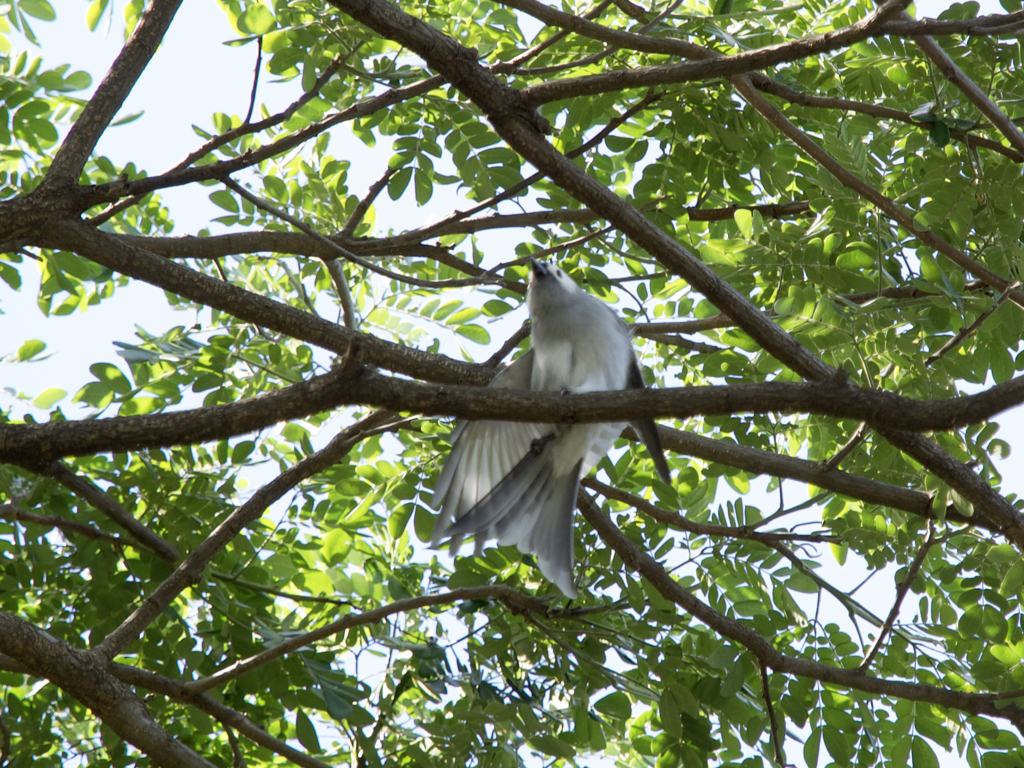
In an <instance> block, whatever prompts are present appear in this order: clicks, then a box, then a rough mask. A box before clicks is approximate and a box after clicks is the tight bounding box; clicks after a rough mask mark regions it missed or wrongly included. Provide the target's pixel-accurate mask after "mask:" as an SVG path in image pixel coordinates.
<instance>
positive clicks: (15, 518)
mask: <svg viewBox="0 0 1024 768" xmlns="http://www.w3.org/2000/svg"><path fill="white" fill-rule="evenodd" d="M0 518H3V519H4V520H10V521H11V522H22V523H30V524H32V525H38V526H41V527H43V528H57V529H58V530H61V531H73V532H75V533H78V534H81V535H82V536H85V537H86V538H87V539H92V540H93V541H106V542H108V543H110V544H113V545H114V546H118V547H123V546H125V545H126V544H127V545H129V546H130V545H131V544H132V543H133V542H131V541H126V540H125V539H121V538H118V537H117V536H114V535H113V534H111V533H107V532H106V531H101V530H98V529H96V528H93V527H92V526H89V525H84V524H83V523H76V522H74V521H73V520H68V519H67V518H64V517H61V516H60V515H37V514H35V513H33V512H26V511H25V510H24V509H22V508H21V507H19V506H17V505H15V504H0Z"/></svg>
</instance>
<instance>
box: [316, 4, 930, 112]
mask: <svg viewBox="0 0 1024 768" xmlns="http://www.w3.org/2000/svg"><path fill="white" fill-rule="evenodd" d="M335 4H338V3H335ZM504 4H505V5H509V6H511V7H514V8H516V9H518V10H521V11H523V12H525V13H529V14H530V15H531V16H534V17H535V18H537V19H539V20H541V21H543V22H544V23H546V24H549V25H551V26H556V27H562V28H571V29H573V31H575V32H577V33H578V34H581V35H584V36H586V37H590V38H592V39H594V40H599V41H601V42H604V43H609V44H611V45H615V46H618V47H620V48H628V49H631V50H635V51H641V52H644V53H656V54H657V53H660V54H665V55H667V56H683V57H686V58H688V59H701V60H702V61H696V62H687V63H685V64H663V65H660V66H651V67H637V68H636V69H630V70H620V71H616V72H607V73H602V74H598V75H586V76H583V77H575V78H568V79H565V80H551V81H548V82H544V83H540V84H538V85H532V86H529V87H527V88H524V89H523V90H522V91H518V93H522V94H523V98H524V103H525V104H527V105H528V106H531V107H537V106H540V105H541V104H547V103H550V102H552V101H559V100H561V99H566V98H570V97H576V96H596V95H598V94H601V93H605V92H607V91H609V90H615V91H620V90H624V89H627V88H649V87H653V86H658V85H668V84H670V83H673V84H679V83H687V82H693V81H695V80H711V79H715V78H720V77H732V76H735V75H740V74H743V73H745V72H750V71H752V70H758V69H766V68H769V67H773V66H776V65H778V64H784V63H786V62H790V61H797V60H800V59H804V58H807V57H808V56H816V55H818V54H821V53H827V52H828V51H833V50H836V49H838V48H846V47H848V46H850V45H852V44H854V43H856V42H859V41H861V40H865V39H867V38H869V37H872V36H873V35H875V34H876V33H877V30H878V29H879V28H880V26H881V25H882V24H883V23H884V22H885V20H886V19H888V18H889V17H890V16H891V15H893V14H895V13H898V12H899V11H902V10H903V8H905V7H906V6H907V5H909V4H910V3H909V2H908V0H889V1H888V2H886V3H885V4H883V5H882V6H881V7H880V8H878V10H876V11H875V12H874V13H872V14H870V15H868V16H866V17H865V18H863V19H861V20H860V21H858V22H856V23H854V24H851V25H850V26H849V27H845V28H844V29H840V30H836V31H834V32H827V33H825V34H823V35H816V36H814V37H809V38H804V39H802V40H794V41H792V42H788V43H780V44H779V45H773V46H766V47H764V48H760V49H758V50H756V51H749V52H744V53H739V54H736V55H734V56H718V55H717V54H714V53H713V52H711V51H708V49H706V48H703V47H701V46H699V45H694V44H693V43H688V42H685V41H683V40H679V39H676V38H669V37H647V36H645V35H636V34H633V33H631V32H620V31H617V30H611V29H608V28H606V27H603V26H601V25H600V24H595V23H593V22H588V21H584V20H583V19H580V18H579V17H578V16H573V15H572V14H568V13H564V12H562V11H558V10H555V9H554V8H551V7H550V6H546V5H543V4H542V3H540V2H537V0H506V2H504ZM378 31H379V30H378Z"/></svg>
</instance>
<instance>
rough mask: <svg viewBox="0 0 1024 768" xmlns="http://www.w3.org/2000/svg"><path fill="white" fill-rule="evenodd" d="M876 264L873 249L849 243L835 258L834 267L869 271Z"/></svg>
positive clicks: (868, 246)
mask: <svg viewBox="0 0 1024 768" xmlns="http://www.w3.org/2000/svg"><path fill="white" fill-rule="evenodd" d="M877 264H878V257H877V255H876V253H875V249H874V248H872V247H871V246H870V245H868V244H867V243H849V244H848V245H847V246H846V250H845V251H843V252H842V253H841V254H839V256H838V257H837V258H836V266H837V267H839V268H840V269H870V268H871V267H874V266H877Z"/></svg>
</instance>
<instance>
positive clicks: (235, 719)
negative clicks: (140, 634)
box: [110, 663, 331, 768]
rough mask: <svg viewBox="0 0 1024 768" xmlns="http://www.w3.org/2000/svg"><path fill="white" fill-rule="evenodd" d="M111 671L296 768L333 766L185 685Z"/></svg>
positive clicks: (121, 667)
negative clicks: (213, 720)
mask: <svg viewBox="0 0 1024 768" xmlns="http://www.w3.org/2000/svg"><path fill="white" fill-rule="evenodd" d="M110 672H111V674H112V675H113V676H114V677H116V678H117V679H118V680H120V681H122V682H124V683H127V684H128V685H131V686H134V687H136V688H143V689H145V690H147V691H152V692H153V693H158V694H160V695H161V696H167V697H168V698H170V699H174V700H176V701H183V702H185V703H186V704H190V705H192V706H193V707H195V708H196V709H199V710H202V711H203V712H206V713H207V714H208V715H210V716H212V717H214V718H216V719H217V721H218V722H220V723H222V724H223V725H225V726H230V727H231V728H234V729H235V730H236V731H238V732H239V733H240V734H242V735H243V736H245V737H246V738H248V739H250V740H251V741H252V742H253V743H255V744H259V745H260V746H261V747H264V748H266V749H268V750H270V751H271V752H273V753H275V754H278V755H281V756H282V757H283V758H285V759H286V760H290V761H291V762H293V763H295V765H299V766H302V768H331V766H328V765H327V764H326V763H322V762H320V761H319V760H316V759H314V758H312V757H310V756H309V755H307V754H306V753H305V752H300V751H299V750H297V749H295V748H294V747H290V746H288V744H287V743H285V742H283V741H281V740H280V739H275V738H274V737H273V736H271V735H270V734H269V733H267V731H266V729H265V728H263V727H262V726H260V725H257V724H256V723H254V722H253V721H252V720H250V719H249V718H248V717H246V716H245V715H244V714H242V713H241V712H239V711H238V710H237V709H232V708H231V707H228V706H226V705H224V704H222V703H221V702H219V701H217V700H216V699H214V698H213V697H212V696H207V695H205V694H199V695H190V694H188V693H187V692H186V691H185V684H184V683H181V682H179V681H177V680H172V679H171V678H169V677H164V676H163V675H160V674H157V673H156V672H150V671H149V670H146V669H140V668H138V667H130V666H128V665H127V664H116V663H115V664H111V665H110Z"/></svg>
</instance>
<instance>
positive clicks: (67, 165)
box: [39, 0, 181, 194]
mask: <svg viewBox="0 0 1024 768" xmlns="http://www.w3.org/2000/svg"><path fill="white" fill-rule="evenodd" d="M179 5H181V0H153V2H152V3H151V4H150V6H149V8H147V9H146V11H145V12H144V13H143V14H142V18H141V19H140V20H139V24H138V26H137V27H135V31H134V32H132V36H131V38H130V39H129V40H128V42H127V43H126V44H125V46H124V48H122V49H121V53H119V54H118V56H117V59H115V60H114V63H113V65H111V67H110V70H109V71H108V72H107V75H106V77H104V78H103V82H101V83H100V84H99V87H98V88H97V89H96V92H95V93H94V94H93V95H92V98H91V99H89V103H88V104H86V105H85V108H84V109H83V110H82V114H81V115H79V117H78V120H76V121H75V124H74V125H73V126H72V127H71V130H70V131H68V135H67V137H66V138H65V139H64V143H63V144H62V145H61V148H60V149H59V150H58V151H57V154H56V155H55V156H54V158H53V163H51V165H50V170H49V171H48V172H47V174H46V176H45V178H44V179H43V181H42V184H41V185H40V186H41V189H40V190H39V192H40V194H45V192H47V191H52V190H54V189H59V188H60V187H67V186H71V185H73V184H75V183H77V181H78V177H79V176H80V175H81V173H82V169H83V168H84V167H85V162H86V160H88V159H89V155H90V154H91V153H92V151H93V149H95V147H96V142H98V141H99V140H100V136H102V135H103V132H104V131H105V130H107V126H109V125H110V122H111V121H112V120H113V119H114V116H115V115H116V114H117V111H118V110H119V109H121V105H122V104H124V100H125V99H127V98H128V94H129V93H131V90H132V88H134V87H135V83H136V82H137V81H138V79H139V77H140V76H141V75H142V72H143V70H144V69H145V68H146V65H147V64H149V60H150V59H151V58H153V54H155V53H156V49H157V48H158V47H159V45H160V42H161V41H162V40H163V39H164V35H165V34H167V30H168V28H169V27H170V26H171V21H172V20H173V19H174V14H175V13H177V11H178V6H179Z"/></svg>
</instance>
